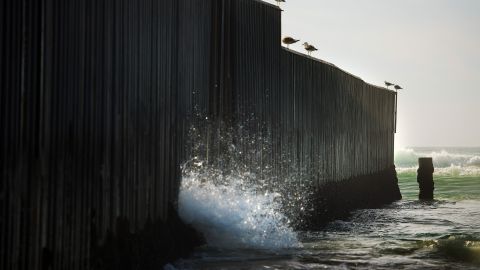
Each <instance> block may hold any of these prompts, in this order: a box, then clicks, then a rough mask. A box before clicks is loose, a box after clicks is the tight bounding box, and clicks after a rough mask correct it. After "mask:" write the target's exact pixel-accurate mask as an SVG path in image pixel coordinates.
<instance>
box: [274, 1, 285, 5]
mask: <svg viewBox="0 0 480 270" xmlns="http://www.w3.org/2000/svg"><path fill="white" fill-rule="evenodd" d="M275 2H277V5H278V6H280V3H282V2H283V3H285V0H275Z"/></svg>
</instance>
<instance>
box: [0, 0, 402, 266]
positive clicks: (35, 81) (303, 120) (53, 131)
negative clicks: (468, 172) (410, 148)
mask: <svg viewBox="0 0 480 270" xmlns="http://www.w3.org/2000/svg"><path fill="white" fill-rule="evenodd" d="M280 38H281V11H280V9H278V8H277V7H275V6H273V5H270V4H266V3H263V2H261V1H257V0H208V1H205V0H178V1H177V0H101V1H95V0H85V1H73V0H67V1H60V0H43V1H30V0H22V1H14V0H7V1H3V2H2V3H1V4H0V40H1V42H0V67H1V72H0V88H1V91H0V126H1V129H0V146H1V151H0V166H1V167H0V175H1V182H0V268H1V269H88V268H99V269H113V268H117V269H118V268H121V269H122V268H123V269H128V268H134V267H140V266H141V267H143V268H148V263H152V264H153V265H158V264H160V265H161V264H162V263H164V262H166V261H168V260H172V259H174V258H176V257H177V256H179V255H181V254H186V252H187V251H188V250H189V248H191V247H192V246H193V244H195V243H199V241H200V240H199V239H196V235H195V233H194V232H192V231H191V230H190V229H189V228H188V227H186V226H185V225H183V224H182V223H181V221H179V219H178V217H177V216H176V214H175V210H174V208H175V202H176V199H177V196H178V188H179V185H180V171H179V170H180V165H181V164H182V162H184V161H185V160H187V159H188V158H189V155H190V153H191V151H192V150H191V147H192V145H191V144H190V143H189V142H188V130H189V127H190V126H191V125H192V123H193V122H194V121H195V118H196V113H199V114H200V115H202V116H207V117H209V118H210V119H213V121H214V122H222V123H224V124H225V125H228V126H232V127H234V128H235V127H238V126H241V127H242V128H241V129H237V130H236V134H237V135H238V137H237V138H242V137H243V136H251V134H259V136H261V137H265V138H268V144H269V147H270V151H267V152H264V151H263V150H262V149H263V148H264V147H263V145H261V144H255V145H254V146H252V145H251V144H245V145H241V143H240V140H239V144H240V145H239V147H243V148H245V149H247V148H252V147H253V148H254V149H250V150H253V151H256V152H259V153H261V154H259V155H257V156H256V159H252V160H251V162H252V163H262V164H263V163H268V164H269V165H271V167H272V168H273V172H274V173H275V174H276V175H277V176H278V177H277V179H281V177H280V176H281V175H282V174H283V173H284V172H285V170H289V169H291V167H294V168H297V169H298V168H305V170H306V172H307V174H308V175H309V176H310V178H309V179H311V182H313V183H315V184H316V185H317V187H318V188H319V190H318V192H317V194H318V198H319V201H320V202H319V203H320V204H322V203H323V204H324V205H325V207H326V208H329V209H332V212H336V211H337V210H338V209H340V208H341V209H344V210H348V209H350V208H351V207H354V206H362V205H367V204H369V203H375V202H387V201H392V200H394V199H397V198H398V196H399V194H397V193H396V192H397V191H398V187H396V190H395V186H396V183H395V174H394V170H393V171H392V168H391V167H392V166H393V139H394V111H393V110H394V100H395V93H393V92H391V91H388V90H386V89H384V88H379V87H375V86H371V85H369V84H366V83H365V82H363V81H362V80H360V79H359V78H357V77H355V76H352V75H350V74H348V73H346V72H344V71H342V70H340V69H338V68H337V67H335V66H333V65H331V64H328V63H325V62H322V61H319V60H317V59H313V58H310V57H307V56H305V55H301V54H298V53H296V52H293V51H290V50H288V49H285V48H282V47H281V44H280ZM213 133H214V132H213ZM207 140H208V141H207V143H209V144H211V145H215V140H216V138H215V135H212V136H208V137H207ZM209 149H210V150H208V151H213V152H211V153H210V155H216V154H218V151H221V149H218V148H215V147H212V148H209ZM215 151H217V152H215ZM285 159H286V160H288V161H289V162H290V163H291V164H293V166H290V167H288V168H286V167H284V160H285ZM371 179H375V180H374V181H372V180H371ZM372 185H374V186H375V187H373V186H372ZM335 192H338V193H341V194H343V195H344V196H336V197H337V200H334V199H333V198H331V200H327V201H328V202H327V203H326V204H325V198H328V197H329V194H333V193H335ZM379 197H382V199H381V200H378V199H375V198H379ZM338 198H343V199H342V200H340V201H339V199H338ZM351 198H356V199H355V200H353V199H351ZM359 201H364V202H366V203H365V204H362V203H358V202H359ZM346 202H349V203H346ZM317 219H318V220H322V219H323V217H322V215H320V214H319V215H318V216H317ZM149 252H153V253H154V254H155V255H153V257H148V256H150V254H148V255H146V254H147V253H149ZM158 254H161V255H159V257H158V258H157V257H155V256H157V255H158Z"/></svg>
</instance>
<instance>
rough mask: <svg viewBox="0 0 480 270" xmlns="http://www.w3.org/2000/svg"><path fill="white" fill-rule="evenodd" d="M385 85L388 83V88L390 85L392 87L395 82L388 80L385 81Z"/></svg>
mask: <svg viewBox="0 0 480 270" xmlns="http://www.w3.org/2000/svg"><path fill="white" fill-rule="evenodd" d="M385 85H386V86H387V88H388V87H390V86H392V85H394V83H391V82H387V81H385Z"/></svg>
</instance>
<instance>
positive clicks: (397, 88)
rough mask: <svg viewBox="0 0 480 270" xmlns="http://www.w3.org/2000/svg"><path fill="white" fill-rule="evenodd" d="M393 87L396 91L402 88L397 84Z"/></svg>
mask: <svg viewBox="0 0 480 270" xmlns="http://www.w3.org/2000/svg"><path fill="white" fill-rule="evenodd" d="M393 88H395V90H397V91H398V90H402V89H403V88H402V87H401V86H400V85H397V84H396V85H395V86H394V87H393Z"/></svg>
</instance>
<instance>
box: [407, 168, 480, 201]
mask: <svg viewBox="0 0 480 270" xmlns="http://www.w3.org/2000/svg"><path fill="white" fill-rule="evenodd" d="M398 182H399V183H398V185H399V186H400V190H401V192H402V196H403V198H404V199H406V200H414V199H416V198H417V197H418V183H417V176H416V174H413V173H407V174H400V175H399V176H398ZM434 182H435V191H434V193H435V198H436V199H437V200H452V201H461V200H479V199H480V177H479V176H435V177H434Z"/></svg>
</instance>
